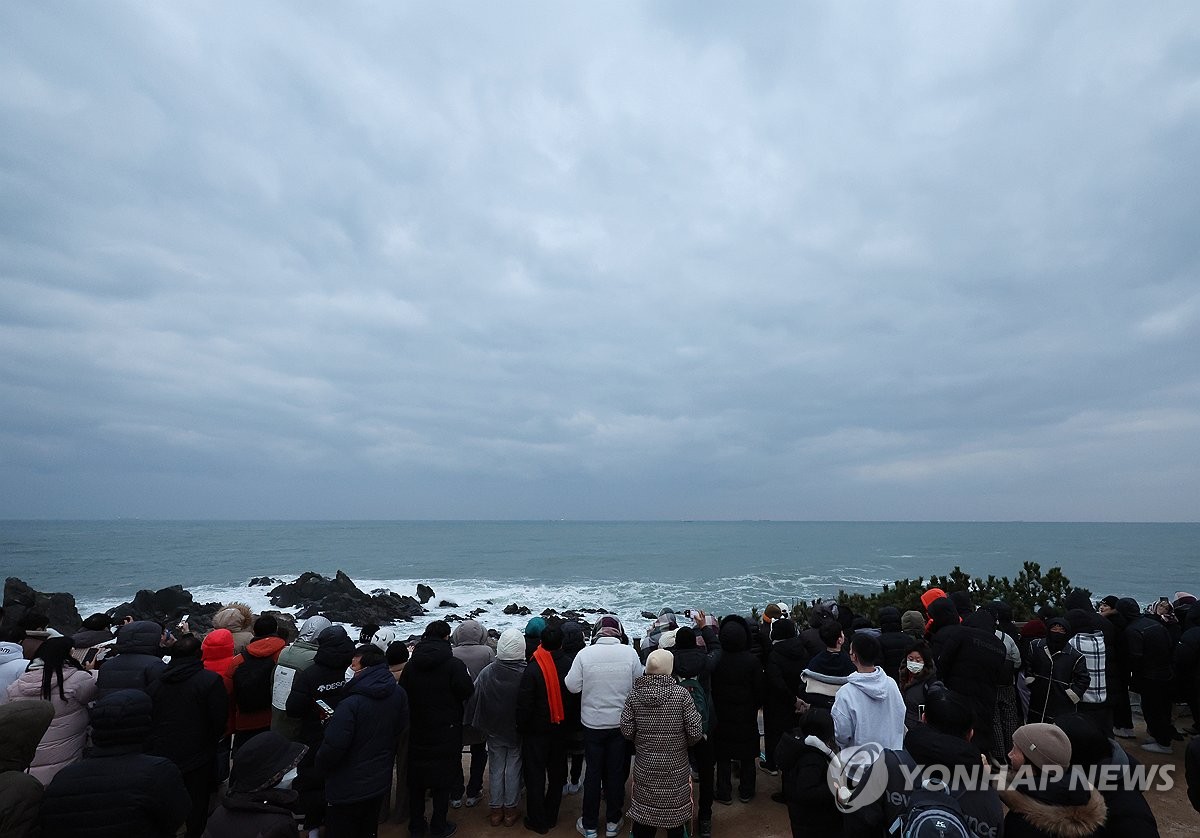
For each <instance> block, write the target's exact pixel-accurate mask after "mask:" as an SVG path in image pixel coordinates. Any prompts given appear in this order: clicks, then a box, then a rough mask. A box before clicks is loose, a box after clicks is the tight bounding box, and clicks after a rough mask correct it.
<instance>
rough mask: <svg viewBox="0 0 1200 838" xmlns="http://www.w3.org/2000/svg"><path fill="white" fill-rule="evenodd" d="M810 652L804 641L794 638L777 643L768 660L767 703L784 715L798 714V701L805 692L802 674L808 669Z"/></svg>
mask: <svg viewBox="0 0 1200 838" xmlns="http://www.w3.org/2000/svg"><path fill="white" fill-rule="evenodd" d="M809 660H810V658H809V654H808V650H807V649H806V648H805V647H804V640H803V639H802V638H800V637H798V636H797V637H792V638H789V639H788V640H782V641H780V642H779V643H776V644H775V646H774V648H773V649H772V650H771V657H770V658H768V659H767V672H766V678H767V694H766V701H767V702H768V703H769V704H771V705H772V706H773V708H774V709H775V710H776V711H777V712H780V713H782V714H788V713H795V712H796V699H797V698H799V697H800V694H801V693H802V692H803V689H804V688H803V685H802V684H801V683H800V673H801V672H803V671H804V670H805V669H806V668H807V667H808V662H809Z"/></svg>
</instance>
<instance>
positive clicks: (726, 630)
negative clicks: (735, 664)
mask: <svg viewBox="0 0 1200 838" xmlns="http://www.w3.org/2000/svg"><path fill="white" fill-rule="evenodd" d="M717 637H718V638H720V640H721V648H722V649H723V650H724V651H726V652H729V653H731V654H732V653H735V652H744V651H746V650H747V649H748V648H750V626H749V624H747V623H746V618H745V617H742V616H741V615H739V614H730V615H729V616H728V617H726V618H725V619H723V620H722V621H721V630H720V631H719V632H718V633H717Z"/></svg>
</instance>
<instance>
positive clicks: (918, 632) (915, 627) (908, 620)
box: [900, 611, 925, 637]
mask: <svg viewBox="0 0 1200 838" xmlns="http://www.w3.org/2000/svg"><path fill="white" fill-rule="evenodd" d="M900 630H901V631H903V632H904V633H905V634H911V635H913V636H915V637H920V636H922V635H923V634H925V618H924V617H923V616H922V615H921V612H920V611H905V612H904V613H903V614H902V615H901V616H900Z"/></svg>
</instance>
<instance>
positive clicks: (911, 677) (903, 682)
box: [897, 640, 942, 730]
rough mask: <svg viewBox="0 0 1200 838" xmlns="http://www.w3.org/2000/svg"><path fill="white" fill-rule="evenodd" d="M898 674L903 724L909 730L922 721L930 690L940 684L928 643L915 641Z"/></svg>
mask: <svg viewBox="0 0 1200 838" xmlns="http://www.w3.org/2000/svg"><path fill="white" fill-rule="evenodd" d="M898 675H899V677H898V679H897V684H898V685H899V687H900V695H901V697H903V699H904V725H905V727H907V728H908V729H909V730H911V729H912V728H913V727H914V726H915V725H918V724H922V722H923V719H922V717H923V716H924V715H925V705H926V704H927V703H928V700H929V693H930V691H931V690H932V689H934V688H936V687H941V686H942V683H941V681H939V680H938V679H937V664H936V663H934V660H933V650H932V649H930V648H929V644H928V643H926V642H925V641H924V640H920V641H917V643H916V644H915V645H914V646H913V647H912V649H910V650H909V652H908V655H907V656H906V657H905V658H904V663H903V665H902V666H901V667H900V672H899V673H898Z"/></svg>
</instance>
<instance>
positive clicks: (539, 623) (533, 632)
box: [525, 617, 546, 637]
mask: <svg viewBox="0 0 1200 838" xmlns="http://www.w3.org/2000/svg"><path fill="white" fill-rule="evenodd" d="M545 628H546V618H545V617H533V618H531V619H530V621H529V622H528V623H526V624H525V636H526V637H541V636H542V632H543V631H544V630H545Z"/></svg>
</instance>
